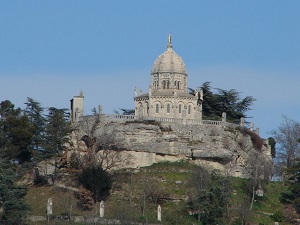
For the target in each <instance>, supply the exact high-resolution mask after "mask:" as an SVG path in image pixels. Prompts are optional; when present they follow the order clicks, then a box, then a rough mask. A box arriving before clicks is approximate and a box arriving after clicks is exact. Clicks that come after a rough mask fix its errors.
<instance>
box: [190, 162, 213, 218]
mask: <svg viewBox="0 0 300 225" xmlns="http://www.w3.org/2000/svg"><path fill="white" fill-rule="evenodd" d="M209 180H210V174H209V173H208V172H207V170H206V169H204V167H202V166H197V167H195V168H194V169H193V170H192V176H191V179H190V180H189V183H190V185H191V186H192V187H194V190H195V192H194V193H193V195H190V197H189V200H190V202H189V205H190V210H191V211H192V212H196V213H197V214H198V218H197V219H198V220H199V221H200V219H201V212H202V209H203V208H204V203H205V201H204V200H205V199H206V196H207V189H208V184H209ZM190 194H192V193H190Z"/></svg>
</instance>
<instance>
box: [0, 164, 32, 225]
mask: <svg viewBox="0 0 300 225" xmlns="http://www.w3.org/2000/svg"><path fill="white" fill-rule="evenodd" d="M16 178H17V177H16V172H15V171H14V170H13V167H12V165H10V164H8V163H5V162H4V161H3V160H0V217H1V220H2V223H4V224H6V223H7V224H12V225H21V224H24V220H25V216H26V212H27V211H28V206H27V205H26V204H25V200H24V197H25V195H26V193H27V191H26V189H25V188H23V187H20V186H17V185H16ZM0 222H1V221H0ZM2 223H1V224H2Z"/></svg>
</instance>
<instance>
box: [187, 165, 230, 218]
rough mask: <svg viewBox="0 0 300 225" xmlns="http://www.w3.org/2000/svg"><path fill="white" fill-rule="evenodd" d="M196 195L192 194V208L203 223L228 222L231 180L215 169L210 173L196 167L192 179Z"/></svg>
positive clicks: (190, 203)
mask: <svg viewBox="0 0 300 225" xmlns="http://www.w3.org/2000/svg"><path fill="white" fill-rule="evenodd" d="M190 183H191V185H192V187H194V190H195V196H190V202H189V205H190V209H191V210H192V211H193V212H197V215H198V220H200V221H201V222H202V224H227V223H226V222H227V219H228V218H227V217H228V210H229V190H230V186H229V180H228V177H223V176H221V175H220V174H219V172H218V171H216V170H214V171H212V173H211V174H209V173H208V172H207V171H206V170H205V169H204V168H202V167H198V168H196V169H195V170H194V171H193V173H192V177H191V180H190Z"/></svg>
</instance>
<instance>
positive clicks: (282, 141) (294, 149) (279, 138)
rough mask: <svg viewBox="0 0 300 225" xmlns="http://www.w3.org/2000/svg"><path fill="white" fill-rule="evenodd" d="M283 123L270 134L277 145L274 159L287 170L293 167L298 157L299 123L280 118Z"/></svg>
mask: <svg viewBox="0 0 300 225" xmlns="http://www.w3.org/2000/svg"><path fill="white" fill-rule="evenodd" d="M282 117H283V121H282V123H281V124H280V125H279V127H278V129H277V130H273V131H272V132H271V133H272V135H273V136H274V139H275V140H276V144H278V145H279V147H278V148H277V149H278V152H277V156H276V158H277V159H278V160H279V162H281V163H282V164H283V165H285V166H287V167H288V168H289V167H291V166H293V164H294V162H295V159H296V158H299V157H300V144H299V139H300V123H299V122H296V121H294V120H292V119H290V118H288V117H287V116H282Z"/></svg>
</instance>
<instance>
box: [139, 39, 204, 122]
mask: <svg viewBox="0 0 300 225" xmlns="http://www.w3.org/2000/svg"><path fill="white" fill-rule="evenodd" d="M187 78H188V75H187V71H186V67H185V64H184V62H183V60H182V59H181V57H180V56H179V55H178V54H177V53H176V52H175V51H174V50H173V46H172V39H171V35H169V38H168V46H167V50H166V51H165V52H164V53H162V54H161V55H160V56H158V58H157V59H156V60H155V62H154V64H153V67H152V71H151V84H150V85H149V92H148V93H145V94H142V93H139V94H138V91H137V89H135V93H134V102H135V116H136V118H141V119H142V118H149V117H150V118H155V117H160V118H173V119H190V120H201V119H202V104H201V103H202V101H203V94H202V91H201V90H193V91H188V86H187V81H188V80H187Z"/></svg>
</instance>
